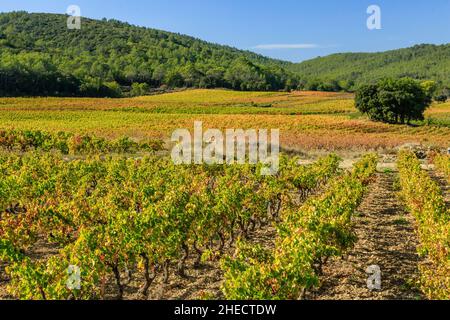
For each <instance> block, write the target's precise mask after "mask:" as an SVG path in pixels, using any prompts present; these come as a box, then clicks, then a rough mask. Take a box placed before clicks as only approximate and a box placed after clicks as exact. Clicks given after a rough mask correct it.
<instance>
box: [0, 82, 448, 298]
mask: <svg viewBox="0 0 450 320" xmlns="http://www.w3.org/2000/svg"><path fill="white" fill-rule="evenodd" d="M449 115H450V109H449V105H448V103H444V104H435V105H433V106H432V108H430V109H429V110H428V111H427V114H426V118H427V119H426V120H425V122H424V123H417V124H415V125H412V126H403V125H397V126H394V125H389V124H383V123H377V122H371V121H368V120H367V119H365V118H364V117H363V116H362V115H360V114H358V113H357V112H356V110H355V109H354V107H353V105H352V104H351V96H350V95H348V94H336V93H312V92H293V93H285V92H278V93H277V92H263V93H261V92H259V93H258V92H232V91H226V90H188V91H181V92H175V93H170V94H163V95H155V96H148V97H138V98H127V99H74V98H64V99H56V98H34V99H31V98H2V99H0V299H36V300H40V299H43V300H44V299H45V300H54V299H73V300H84V299H144V300H145V299H237V300H240V299H252V300H258V299H276V300H280V299H281V300H283V299H290V300H297V299H312V300H314V299H374V298H376V299H448V298H449V297H450V289H449V288H450V283H449V274H450V269H449V268H450V266H449V261H450V260H449V250H450V249H449V246H450V245H449V225H450V222H449V216H450V214H449V203H450V193H449V191H448V186H449V182H450V171H449V170H450V158H449V156H448V155H445V154H444V153H443V152H442V151H443V149H444V148H445V147H447V146H448V142H449V140H448V137H449V136H450V131H449V127H448V123H447V122H448V120H449V119H450V118H449ZM194 120H195V121H203V123H204V128H205V129H206V128H217V129H219V130H220V129H225V128H243V129H247V128H267V129H269V128H279V129H280V131H281V145H282V146H283V149H286V150H284V151H288V152H285V154H283V155H282V156H281V159H280V170H279V172H278V174H277V175H275V176H263V175H261V174H260V171H261V169H262V165H237V164H233V165H214V166H209V165H181V166H178V165H174V163H173V161H172V160H171V159H170V157H168V150H169V147H170V143H168V139H169V138H170V133H171V132H172V131H173V130H175V129H178V128H187V129H191V128H192V124H193V121H194ZM411 142H417V143H422V144H423V145H422V146H426V147H422V150H419V151H420V152H417V150H414V148H410V147H408V146H406V147H403V148H399V146H400V145H402V144H404V143H411ZM400 149H402V150H403V151H399V150H400ZM410 149H411V150H410ZM423 149H425V150H426V151H425V152H423ZM331 152H335V153H331ZM347 152H348V153H349V154H350V155H351V156H349V155H348V154H347ZM425 158H426V159H425ZM370 265H379V266H380V267H381V268H382V272H383V282H382V283H383V285H384V286H385V287H384V288H383V290H381V291H376V290H375V291H373V290H369V289H368V288H367V283H366V281H367V277H368V275H367V274H366V268H367V267H369V266H370Z"/></svg>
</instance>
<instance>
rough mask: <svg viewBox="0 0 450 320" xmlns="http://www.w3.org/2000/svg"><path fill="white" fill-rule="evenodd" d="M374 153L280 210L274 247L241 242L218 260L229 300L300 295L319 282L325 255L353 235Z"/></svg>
mask: <svg viewBox="0 0 450 320" xmlns="http://www.w3.org/2000/svg"><path fill="white" fill-rule="evenodd" d="M376 166H377V156H376V155H367V156H366V157H364V158H363V159H362V160H361V161H360V162H359V163H357V164H356V165H355V167H354V169H353V171H352V172H351V173H348V174H345V175H344V176H342V177H340V178H337V179H336V180H335V181H333V182H332V183H330V185H329V186H328V188H327V191H326V192H325V193H324V194H323V195H320V196H318V197H312V198H310V199H309V200H307V201H306V203H305V204H304V205H303V206H301V208H299V209H298V208H297V209H294V210H287V211H285V212H283V216H282V223H281V224H280V225H279V226H278V238H277V240H276V246H275V250H267V249H265V248H263V247H261V246H254V245H249V244H247V243H245V242H242V243H240V245H239V246H238V250H237V251H236V253H235V255H234V256H233V257H225V258H224V259H223V263H222V264H223V269H224V272H225V282H224V292H225V294H226V297H227V298H228V299H238V300H239V299H257V300H259V299H263V300H266V299H276V300H278V299H282V300H284V299H299V298H302V297H303V296H304V294H305V292H306V290H308V289H310V288H312V287H314V286H317V285H318V284H319V275H320V273H321V268H322V265H323V264H324V263H326V261H327V259H329V258H330V257H332V256H340V255H342V254H343V252H344V251H345V250H346V249H348V248H349V247H351V246H352V245H353V243H354V240H355V237H354V233H353V231H352V224H351V218H352V214H353V212H354V211H355V210H356V208H357V207H358V205H359V203H360V200H361V199H362V197H363V194H364V190H365V184H366V183H367V182H368V181H369V179H370V177H371V176H372V175H373V174H374V173H375V171H376Z"/></svg>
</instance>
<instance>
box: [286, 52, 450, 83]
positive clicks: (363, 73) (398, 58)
mask: <svg viewBox="0 0 450 320" xmlns="http://www.w3.org/2000/svg"><path fill="white" fill-rule="evenodd" d="M289 69H290V70H291V71H294V72H296V73H297V74H299V75H301V78H302V79H303V80H304V81H306V86H314V85H317V84H318V83H321V82H328V85H330V86H333V85H336V82H337V84H340V85H341V86H342V87H344V88H351V87H354V86H355V85H358V84H360V83H367V82H373V81H375V80H378V79H380V78H383V77H412V78H415V79H427V80H428V79H430V80H435V81H438V82H439V83H440V84H441V86H450V44H447V45H440V46H438V45H418V46H414V47H412V48H406V49H399V50H393V51H386V52H381V53H342V54H334V55H330V56H327V57H321V58H317V59H313V60H309V61H305V62H303V63H299V64H295V65H291V66H289Z"/></svg>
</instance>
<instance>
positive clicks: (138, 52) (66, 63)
mask: <svg viewBox="0 0 450 320" xmlns="http://www.w3.org/2000/svg"><path fill="white" fill-rule="evenodd" d="M66 22H67V16H65V15H55V14H29V13H26V12H13V13H4V14H0V94H2V95H21V94H25V95H81V96H96V95H100V96H115V95H117V96H118V95H121V94H122V90H123V89H125V90H126V91H129V90H131V91H132V93H135V94H141V93H144V92H146V91H148V90H149V88H151V87H154V88H156V87H160V86H168V87H203V88H213V87H225V88H230V89H238V90H280V89H289V88H295V87H297V77H296V76H294V74H293V73H290V72H288V71H286V70H285V68H284V67H286V66H287V65H288V64H289V63H287V62H282V61H278V60H273V59H269V58H266V57H263V56H260V55H257V54H255V53H252V52H248V51H240V50H237V49H234V48H231V47H227V46H221V45H216V44H211V43H208V42H205V41H201V40H198V39H195V38H192V37H188V36H184V35H180V34H174V33H169V32H164V31H159V30H154V29H148V28H143V27H137V26H133V25H130V24H127V23H123V22H119V21H116V20H106V19H103V20H102V21H99V20H92V19H86V18H83V19H82V27H81V30H69V29H68V28H67V23H66Z"/></svg>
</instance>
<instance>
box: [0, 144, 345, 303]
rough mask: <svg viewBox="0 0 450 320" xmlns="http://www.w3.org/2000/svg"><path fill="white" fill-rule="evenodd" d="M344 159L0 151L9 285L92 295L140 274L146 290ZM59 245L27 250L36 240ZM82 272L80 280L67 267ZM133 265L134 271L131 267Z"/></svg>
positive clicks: (294, 199) (258, 223)
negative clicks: (254, 161) (270, 160)
mask: <svg viewBox="0 0 450 320" xmlns="http://www.w3.org/2000/svg"><path fill="white" fill-rule="evenodd" d="M339 162H340V159H339V158H338V157H336V156H334V155H331V156H328V157H325V158H323V159H321V160H319V161H318V162H317V163H315V164H313V165H311V166H300V165H298V159H296V158H288V157H282V158H281V163H280V171H279V173H278V175H277V176H269V177H266V176H262V175H260V170H261V167H260V166H252V165H231V166H228V165H223V166H222V165H221V166H206V165H205V166H176V165H174V164H173V163H172V162H171V161H170V159H166V158H158V157H144V158H142V159H130V158H126V157H111V156H110V157H106V158H104V157H100V156H96V157H92V158H88V159H84V160H81V159H78V160H73V161H65V160H64V159H62V158H61V157H59V156H58V155H55V154H51V153H47V154H39V153H26V154H23V155H21V156H18V155H12V154H3V155H2V154H0V212H1V213H2V214H1V216H0V239H1V241H0V259H1V262H2V263H6V265H7V267H6V271H7V273H8V276H9V277H10V279H11V281H10V283H9V290H10V292H11V294H12V295H14V296H15V297H17V298H21V299H67V298H73V299H96V298H103V297H105V295H106V294H107V292H106V291H107V287H108V281H109V279H110V278H112V279H114V281H115V286H116V288H117V292H116V293H117V298H122V297H123V294H124V290H125V288H126V284H127V281H128V280H129V279H125V277H124V273H126V278H129V277H132V276H133V274H137V273H140V274H143V282H142V287H141V293H142V295H143V296H147V294H148V290H149V288H150V287H151V285H152V283H153V282H154V280H155V277H156V276H161V277H162V278H163V279H164V281H167V280H168V277H169V276H170V274H171V272H173V271H174V272H177V273H179V274H180V275H183V274H184V273H185V268H186V261H187V259H188V257H190V256H192V257H196V260H197V261H196V265H197V264H199V263H201V261H202V260H203V259H215V258H217V257H218V256H220V255H221V254H222V253H223V252H224V251H225V250H224V249H225V247H229V246H232V245H234V243H235V242H236V241H239V239H245V238H247V237H248V236H249V234H250V233H251V232H252V230H254V229H255V228H258V227H262V226H264V225H266V224H268V223H270V222H272V221H275V220H277V219H279V218H280V216H281V215H282V212H283V210H284V208H289V207H292V206H293V204H294V203H298V202H299V201H301V200H302V199H304V198H305V197H306V196H307V195H309V194H311V193H312V192H313V191H314V190H316V189H317V188H319V187H320V186H322V185H323V184H325V183H326V182H327V180H328V179H330V178H332V177H333V176H335V175H337V174H338V173H339ZM42 239H44V240H45V242H46V243H48V244H51V245H53V246H57V247H58V248H59V253H58V254H56V255H53V256H51V257H49V258H46V259H35V258H33V255H32V254H31V253H32V252H33V249H34V245H35V243H36V242H37V241H38V240H41V241H42ZM70 266H76V267H77V268H79V269H80V272H81V285H80V288H75V289H73V288H69V287H68V286H67V270H68V268H69V267H70ZM126 271H128V272H126Z"/></svg>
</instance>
